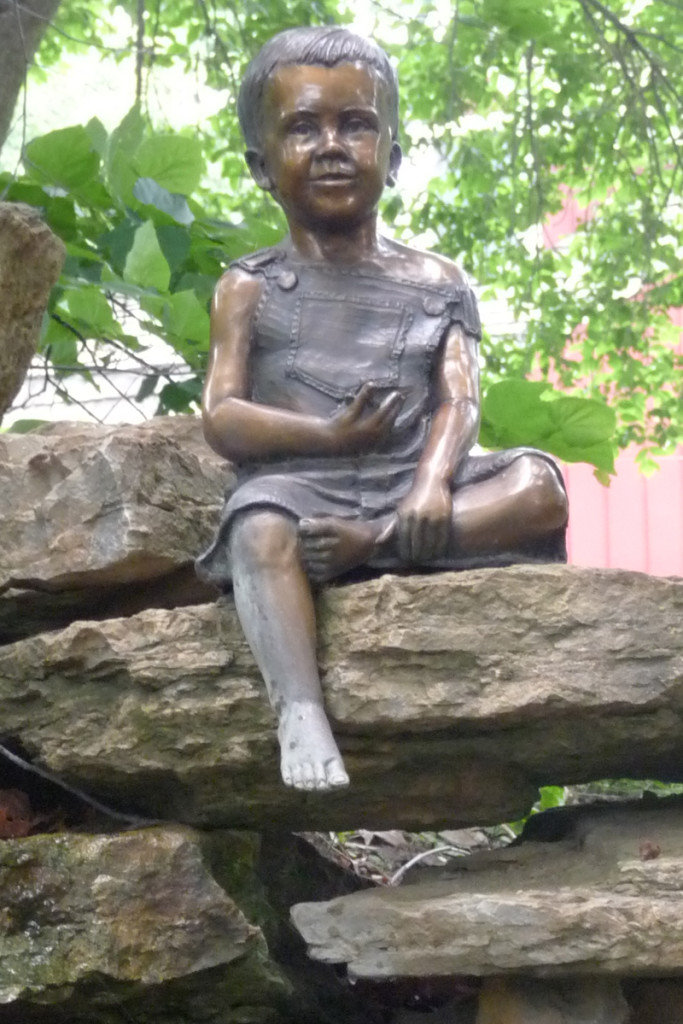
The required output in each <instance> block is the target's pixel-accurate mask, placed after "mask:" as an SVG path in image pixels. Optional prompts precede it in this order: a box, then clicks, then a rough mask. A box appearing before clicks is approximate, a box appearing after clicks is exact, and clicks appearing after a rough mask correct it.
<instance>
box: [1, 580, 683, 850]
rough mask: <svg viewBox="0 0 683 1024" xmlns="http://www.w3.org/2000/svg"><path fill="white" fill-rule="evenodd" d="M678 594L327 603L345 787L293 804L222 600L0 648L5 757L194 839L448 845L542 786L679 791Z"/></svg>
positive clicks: (333, 599)
mask: <svg viewBox="0 0 683 1024" xmlns="http://www.w3.org/2000/svg"><path fill="white" fill-rule="evenodd" d="M682 611H683V581H681V580H674V579H670V580H666V579H658V578H653V577H648V576H645V575H642V574H639V573H631V572H622V571H612V570H594V569H581V568H570V567H566V566H514V567H510V568H507V569H489V570H478V571H472V572H462V573H443V574H437V575H432V576H412V577H405V578H399V577H396V576H388V575H387V576H383V577H381V578H379V579H376V580H373V581H370V582H366V583H359V584H353V585H349V586H340V587H336V588H334V587H333V588H329V589H327V590H325V591H324V592H323V593H322V594H321V596H320V599H319V602H318V615H319V632H320V650H319V660H320V664H321V668H322V673H323V682H324V690H325V698H326V701H327V705H328V708H329V710H330V713H331V715H332V718H333V720H334V723H335V731H336V733H337V735H338V737H339V739H340V743H341V747H342V750H343V753H344V755H345V757H346V760H347V764H348V767H349V771H350V775H351V780H352V784H351V787H350V788H349V789H347V790H345V791H341V792H335V793H333V794H325V795H317V794H299V793H293V792H290V791H288V790H285V789H284V787H282V785H281V783H280V781H279V777H278V754H277V743H276V736H275V722H274V718H273V715H272V712H271V711H270V708H269V706H268V704H267V701H266V697H265V694H264V690H263V686H262V684H261V681H260V679H259V675H258V672H257V670H256V667H255V665H254V662H253V658H252V656H251V654H250V652H249V650H248V648H247V645H246V643H245V641H244V639H243V636H242V633H241V630H240V627H239V623H238V621H237V618H236V614H235V611H234V607H233V605H232V602H231V601H230V600H228V599H224V600H222V601H221V602H220V603H219V604H209V605H201V606H197V607H192V608H179V609H174V610H147V611H144V612H141V613H139V614H137V615H134V616H131V617H129V618H120V619H111V620H106V621H102V622H94V621H79V622H75V623H72V624H71V625H70V626H68V627H67V628H66V629H64V630H61V631H54V632H50V633H43V634H40V635H37V636H33V637H29V638H27V639H24V640H20V641H17V642H16V643H14V644H10V645H7V646H5V647H4V648H0V706H2V709H3V719H2V727H1V728H2V733H1V735H0V741H1V742H3V743H5V745H8V746H10V747H12V746H13V749H15V750H22V751H23V752H24V753H25V754H26V755H27V756H29V757H30V758H32V759H33V760H34V761H35V763H36V764H37V765H40V766H41V767H43V768H46V769H48V770H50V771H52V772H54V773H56V774H57V775H59V776H61V777H62V778H64V779H66V780H67V781H69V782H70V783H72V784H75V785H77V786H80V787H82V788H84V789H86V790H89V791H90V792H92V793H95V794H97V795H99V796H100V798H102V799H106V800H107V801H109V802H110V803H113V804H114V806H116V807H118V808H119V809H124V810H134V811H136V812H138V813H143V814H147V815H151V816H153V817H158V818H163V819H166V820H169V819H170V820H177V821H181V822H185V823H189V824H194V825H210V826H212V827H216V826H232V827H235V826H239V827H249V828H261V827H263V828H266V827H287V828H290V829H297V830H300V829H314V828H321V829H332V828H337V829H339V828H349V827H353V828H356V827H359V826H363V825H365V826H367V827H369V828H382V827H389V828H398V827H401V828H413V829H423V828H427V827H435V826H449V827H457V826H461V825H469V824H474V823H486V822H492V823H498V822H501V821H506V820H507V821H509V820H514V819H516V818H518V817H520V816H521V815H523V814H524V813H525V812H526V811H528V809H529V807H530V805H531V804H532V803H533V801H534V799H535V796H536V790H537V787H538V786H539V785H547V784H569V783H580V782H588V781H591V780H595V779H597V778H606V777H619V778H620V777H631V778H658V779H662V780H671V781H675V780H679V779H681V778H683V616H682V614H681V613H682Z"/></svg>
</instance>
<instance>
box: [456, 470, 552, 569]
mask: <svg viewBox="0 0 683 1024" xmlns="http://www.w3.org/2000/svg"><path fill="white" fill-rule="evenodd" d="M566 522H567V496H566V494H565V492H564V489H563V487H562V484H561V483H560V480H559V478H558V475H557V473H556V472H555V470H554V469H553V467H552V466H551V465H550V464H549V463H548V462H547V461H546V460H545V459H543V458H540V457H539V456H538V455H533V454H526V455H520V457H519V458H518V459H515V461H514V462H512V463H510V465H509V466H507V467H506V468H505V469H504V470H503V471H502V472H501V473H499V474H497V475H496V476H494V477H491V478H490V479H488V480H483V481H481V482H480V483H476V484H470V485H469V486H466V487H463V488H462V490H459V491H456V492H455V494H454V495H453V526H452V531H451V533H452V536H451V543H450V545H449V548H450V551H449V554H450V553H453V554H462V555H469V554H472V555H475V554H479V553H482V554H495V553H496V552H498V551H514V550H515V548H517V547H520V546H522V545H528V544H532V543H533V542H534V541H535V540H541V539H544V538H546V537H549V536H550V535H551V534H552V533H554V532H555V531H556V530H558V529H560V528H561V527H562V526H564V525H565V524H566Z"/></svg>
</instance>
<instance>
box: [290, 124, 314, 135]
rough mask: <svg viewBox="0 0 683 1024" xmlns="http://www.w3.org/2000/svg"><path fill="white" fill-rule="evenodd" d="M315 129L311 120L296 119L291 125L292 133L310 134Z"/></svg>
mask: <svg viewBox="0 0 683 1024" xmlns="http://www.w3.org/2000/svg"><path fill="white" fill-rule="evenodd" d="M313 131H314V128H313V125H312V124H311V122H310V121H294V123H293V124H291V125H290V126H289V134H290V135H310V134H311V133H312V132H313Z"/></svg>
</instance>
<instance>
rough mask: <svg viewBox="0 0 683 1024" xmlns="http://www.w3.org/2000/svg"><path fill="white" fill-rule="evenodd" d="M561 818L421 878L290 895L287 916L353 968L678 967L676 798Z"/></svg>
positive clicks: (679, 836) (379, 973)
mask: <svg viewBox="0 0 683 1024" xmlns="http://www.w3.org/2000/svg"><path fill="white" fill-rule="evenodd" d="M558 816H559V818H560V820H561V819H562V813H561V812H558V813H557V814H553V818H554V820H555V824H557V818H558ZM567 821H568V827H567V829H566V834H565V836H564V838H563V839H560V840H559V841H556V842H547V843H540V842H523V843H522V844H520V845H514V846H510V847H507V848H505V849H503V850H496V851H491V852H487V853H478V854H471V855H470V856H468V857H463V858H456V859H454V860H452V861H451V862H450V864H449V865H448V868H447V870H444V871H442V872H441V873H440V874H441V877H440V878H438V879H436V880H433V881H426V882H422V881H421V882H418V883H416V884H414V885H411V884H408V885H404V886H402V887H400V888H391V887H386V888H382V889H373V890H369V891H366V892H362V893H354V894H351V895H349V896H343V897H339V898H338V899H335V900H331V901H328V902H326V903H301V904H298V905H297V906H295V907H294V908H293V910H292V918H293V921H294V924H295V925H296V927H297V928H298V930H299V932H300V933H301V935H302V936H303V938H304V939H305V941H306V943H307V944H308V950H309V955H311V956H312V957H314V958H315V959H317V960H321V961H324V962H325V963H335V964H346V965H347V966H348V971H349V974H350V975H351V976H352V977H355V978H372V979H382V978H386V977H394V978H395V977H398V978H401V977H420V976H421V975H434V976H438V975H451V974H456V975H457V974H467V975H478V976H482V975H483V976H485V975H503V974H517V975H522V974H524V975H527V976H537V977H548V976H559V977H566V976H569V975H576V974H582V975H590V976H596V975H600V974H603V975H613V976H627V975H631V976H633V975H638V974H641V975H648V974H650V975H652V974H659V975H664V974H667V973H670V974H673V973H677V972H678V973H680V972H681V971H682V970H683V855H682V851H683V803H682V802H681V800H680V799H678V798H673V799H670V800H666V801H664V800H663V801H657V800H656V799H654V800H653V802H650V801H641V802H640V803H639V804H637V805H625V806H623V807H619V806H616V807H615V806H614V805H609V804H608V805H606V806H603V807H593V808H586V809H585V810H582V811H580V812H579V813H578V814H571V815H568V816H567ZM560 834H561V833H560ZM484 1019H488V1018H486V1017H484ZM513 1019H515V1020H516V1018H513ZM561 1019H563V1018H561ZM570 1019H573V1018H570Z"/></svg>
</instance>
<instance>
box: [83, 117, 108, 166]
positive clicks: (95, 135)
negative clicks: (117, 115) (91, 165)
mask: <svg viewBox="0 0 683 1024" xmlns="http://www.w3.org/2000/svg"><path fill="white" fill-rule="evenodd" d="M85 130H86V132H87V133H88V138H89V139H90V141H91V143H92V147H93V149H94V150H96V152H98V153H99V154H100V156H102V157H103V156H105V155H106V152H107V143H108V141H109V136H108V134H107V129H106V128H105V127H104V125H103V124H102V122H101V121H100V119H99V117H91V118H90V120H89V121H88V123H87V124H86V126H85Z"/></svg>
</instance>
